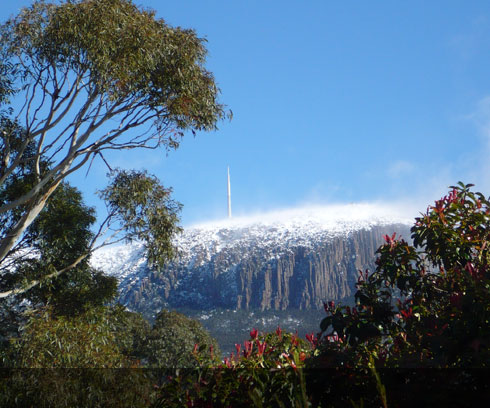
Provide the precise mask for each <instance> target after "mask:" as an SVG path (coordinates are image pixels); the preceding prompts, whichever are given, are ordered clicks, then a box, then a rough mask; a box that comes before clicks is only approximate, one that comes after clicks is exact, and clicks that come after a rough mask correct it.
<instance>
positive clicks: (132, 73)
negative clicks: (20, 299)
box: [0, 0, 226, 296]
mask: <svg viewBox="0 0 490 408" xmlns="http://www.w3.org/2000/svg"><path fill="white" fill-rule="evenodd" d="M205 57H206V48H205V40H204V39H202V38H199V37H198V36H197V34H196V33H195V31H193V30H191V29H182V28H180V27H172V26H170V25H168V24H167V23H166V22H165V21H164V20H162V19H160V18H157V17H156V16H155V13H154V12H153V11H151V10H143V9H141V8H138V7H136V6H135V5H134V4H133V3H132V2H131V0H67V1H64V2H61V3H46V2H44V1H36V2H34V3H33V4H32V5H31V6H30V7H27V8H24V9H22V11H21V12H20V13H19V14H18V15H17V16H14V17H12V18H11V19H9V20H8V21H7V22H6V23H4V24H3V25H2V26H0V60H1V61H2V62H1V63H0V65H1V67H0V68H1V69H0V104H1V105H2V106H0V108H1V109H0V111H1V112H2V115H1V119H2V123H1V126H0V191H1V189H3V188H6V186H9V185H10V184H11V183H12V180H13V179H16V178H17V177H18V176H19V175H22V176H23V177H27V176H28V178H29V183H26V184H24V188H23V189H20V190H19V191H18V194H14V195H11V196H9V197H6V195H5V194H4V197H3V200H1V201H0V218H1V219H2V220H6V222H3V223H2V225H1V227H0V268H1V267H2V264H3V265H5V263H6V262H8V260H9V259H12V255H13V254H14V253H15V251H16V250H17V249H18V248H19V243H20V242H22V238H23V236H24V235H25V234H26V230H27V229H28V227H29V226H30V225H31V224H32V223H33V222H34V220H35V219H36V218H37V217H38V215H39V214H40V212H41V211H42V210H43V208H44V207H45V206H46V203H47V201H48V200H49V198H50V197H51V195H52V194H53V192H54V191H55V190H56V189H57V188H58V187H59V186H60V184H61V183H62V182H63V180H64V179H65V178H66V177H67V176H68V175H70V174H72V173H73V172H75V171H77V170H80V169H81V168H83V167H89V166H90V164H91V163H92V161H93V160H94V159H96V158H98V159H102V160H104V161H106V159H105V157H104V154H105V152H107V151H109V150H128V149H136V148H145V149H156V148H159V147H162V148H164V149H165V150H169V149H175V148H177V147H178V146H179V143H180V141H181V138H182V136H183V135H184V132H185V131H190V132H192V133H194V134H195V132H196V131H209V130H214V129H216V126H217V122H218V121H220V120H221V119H223V118H224V117H225V116H226V112H225V108H224V106H223V105H222V104H220V103H219V101H218V96H219V89H218V88H217V86H216V84H215V81H214V78H213V75H212V74H211V73H210V72H209V71H207V70H206V68H205V65H204V64H205ZM106 163H107V161H106ZM107 164H108V163H107ZM108 166H109V164H108ZM109 168H110V167H109ZM124 174H126V176H128V177H130V178H131V179H132V180H133V181H137V180H139V182H138V183H139V184H138V183H137V184H138V186H137V187H136V188H137V189H138V188H139V189H140V190H139V191H141V188H143V187H146V188H149V190H147V191H151V190H152V188H153V187H154V188H156V190H157V191H156V193H155V194H153V196H152V198H150V199H149V200H147V199H145V198H143V197H141V195H140V196H138V195H137V194H136V197H137V198H138V197H139V198H138V199H139V200H140V201H139V203H137V205H136V206H137V207H138V206H139V207H138V208H140V211H137V210H135V209H132V210H128V208H121V206H120V204H121V203H122V201H121V200H119V201H117V200H116V199H115V198H114V196H111V194H110V193H109V192H108V191H105V192H103V193H102V195H104V196H105V198H107V199H108V200H109V202H108V206H109V210H110V214H109V218H108V219H106V220H105V221H104V222H103V223H102V226H101V230H99V233H100V232H102V231H103V230H104V228H109V227H110V226H112V227H114V225H115V223H114V221H115V220H119V221H122V222H123V224H124V223H125V226H129V230H128V229H126V230H125V231H126V233H127V232H128V231H129V237H138V238H143V239H147V240H152V244H150V245H149V246H148V251H149V254H150V255H151V257H152V259H154V260H155V261H159V262H161V261H162V260H163V259H165V257H166V256H168V255H169V251H168V243H169V241H168V237H169V234H170V233H172V232H175V231H176V230H177V229H178V228H177V227H176V226H175V223H176V221H177V220H178V218H177V217H176V213H177V210H178V205H177V204H176V203H173V202H172V201H171V200H170V199H169V197H168V193H169V190H165V189H163V187H161V186H159V185H158V183H155V180H154V178H152V177H150V176H148V175H146V174H145V173H140V176H141V175H142V174H143V175H145V177H146V180H147V181H148V180H149V184H148V183H146V184H145V183H144V181H143V180H144V179H145V177H143V178H142V177H139V176H137V174H136V173H131V172H129V173H124ZM117 180H121V179H120V178H119V179H118V178H117V176H115V177H114V180H113V181H115V182H117ZM116 184H117V183H116ZM114 189H115V190H114ZM117 189H119V191H123V190H124V186H122V185H121V184H119V185H115V184H113V190H112V191H113V192H114V191H116V190H117ZM128 191H129V190H126V193H128ZM121 194H122V193H121ZM133 196H135V195H134V194H132V193H131V191H129V193H128V194H127V195H126V198H127V197H133ZM111 199H112V201H111ZM152 200H153V201H152ZM155 200H157V201H158V200H159V201H158V203H159V208H160V210H162V211H163V212H165V211H164V210H165V209H167V210H168V211H167V213H166V214H167V215H168V216H169V217H168V218H167V219H166V220H167V221H168V222H169V223H167V225H166V227H167V230H165V225H163V224H162V223H158V222H157V221H156V218H155V214H154V213H150V212H149V206H150V205H153V204H155ZM118 206H119V207H118ZM157 207H158V206H157ZM143 208H145V210H144V211H143V210H142V209H143ZM111 220H112V224H111ZM135 220H138V221H137V222H136V221H135ZM150 220H152V221H151V222H150ZM144 222H147V224H146V226H144V225H143V224H144ZM148 222H150V223H149V224H148ZM172 223H173V224H172ZM172 225H173V227H172ZM121 229H123V228H119V229H117V228H113V237H117V232H120V231H121ZM125 237H128V235H125ZM161 237H163V241H161V242H163V243H160V244H159V243H158V241H159V239H160V238H161ZM70 267H72V266H70V265H67V266H66V267H64V268H59V269H58V270H57V271H55V272H54V273H52V274H51V275H50V276H55V275H56V274H59V273H62V272H63V270H65V269H66V268H70ZM34 284H35V282H34ZM19 290H21V289H17V291H16V292H15V293H18V292H19ZM10 293H12V292H9V293H8V294H10ZM4 296H7V294H6V293H4Z"/></svg>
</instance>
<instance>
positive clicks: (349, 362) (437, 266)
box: [310, 183, 490, 406]
mask: <svg viewBox="0 0 490 408" xmlns="http://www.w3.org/2000/svg"><path fill="white" fill-rule="evenodd" d="M471 187H472V185H471V184H470V185H464V184H463V183H459V184H458V185H457V186H455V187H451V189H452V190H451V191H450V192H449V194H448V195H447V196H445V197H443V198H442V199H441V200H438V201H436V202H435V205H434V206H430V207H429V208H428V210H427V212H426V213H425V214H421V216H420V217H418V218H416V219H415V225H414V226H413V227H412V229H411V232H412V240H413V244H409V243H408V242H407V241H405V240H404V239H402V238H401V237H400V238H397V236H396V234H393V235H392V236H385V241H386V243H385V244H384V245H382V246H381V247H380V248H379V249H378V251H377V254H378V258H377V261H376V265H377V267H376V270H375V271H374V272H373V273H372V274H369V273H368V272H365V273H360V276H359V281H358V290H357V293H356V306H355V307H353V308H350V307H347V306H339V305H337V306H336V305H334V304H333V303H332V302H330V303H327V304H326V305H325V310H326V312H327V316H326V317H325V318H324V319H323V321H322V322H321V331H322V334H323V337H322V341H321V344H320V354H319V356H318V358H316V359H313V360H312V361H311V362H310V365H311V366H313V367H317V368H318V367H320V368H327V367H345V368H344V369H343V370H342V371H341V372H340V373H338V375H337V376H336V377H335V382H337V384H344V388H343V390H342V393H343V394H344V395H345V394H348V396H345V398H344V397H343V396H342V395H337V396H336V397H335V398H337V397H338V398H339V399H345V400H346V401H347V400H348V399H350V400H351V401H352V400H354V401H356V400H358V401H361V400H362V401H363V402H369V401H370V402H372V403H373V404H375V401H378V405H379V404H381V403H383V404H384V405H386V404H387V405H395V406H397V405H398V406H404V405H409V401H412V400H413V399H417V398H425V399H426V401H428V400H430V398H431V397H430V394H432V393H431V390H433V391H436V390H437V389H439V390H441V389H442V390H443V391H444V392H443V393H439V394H438V395H437V396H436V397H434V398H436V399H435V400H434V402H437V401H441V400H442V401H446V402H449V403H450V405H453V404H454V403H455V402H456V401H457V398H459V397H460V396H461V395H463V394H464V393H462V392H461V391H464V390H466V391H469V390H470V389H473V390H476V391H477V392H476V393H475V394H474V395H477V396H478V395H479V394H480V392H481V394H480V396H481V395H483V394H482V393H483V392H485V391H486V390H488V388H487V386H485V385H484V384H483V383H480V380H481V379H482V374H486V373H487V371H486V370H488V367H489V365H490V351H489V345H490V324H489V321H490V271H489V264H490V202H489V200H488V199H487V198H485V197H484V196H483V195H482V194H480V193H474V192H472V191H471ZM347 379H349V381H347ZM332 381H334V380H333V379H332V378H331V379H330V380H327V381H326V382H328V383H329V384H331V383H332ZM401 383H404V385H403V387H401V385H400V384H401ZM407 384H408V388H410V387H409V386H410V384H412V388H413V390H414V391H415V392H413V393H410V392H408V395H407V396H406V397H403V394H406V393H407ZM324 385H325V381H323V380H320V381H319V380H318V379H315V378H313V379H312V382H311V389H310V392H311V393H312V394H315V395H316V401H323V402H325V401H332V397H333V394H336V392H335V391H333V392H330V391H328V390H331V389H332V388H329V389H326V388H325V387H324ZM482 387H483V390H482ZM403 388H404V390H403V392H402V389H403ZM347 390H348V391H349V393H346V391H347ZM422 390H425V391H427V392H425V393H423V392H422ZM337 394H340V393H337ZM427 398H429V399H428V400H427ZM455 398H456V399H455ZM465 398H466V397H465Z"/></svg>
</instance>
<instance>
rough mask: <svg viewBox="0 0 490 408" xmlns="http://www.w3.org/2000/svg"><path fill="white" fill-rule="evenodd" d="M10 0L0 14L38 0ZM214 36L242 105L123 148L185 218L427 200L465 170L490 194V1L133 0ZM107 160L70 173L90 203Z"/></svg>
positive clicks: (219, 72) (128, 161)
mask: <svg viewBox="0 0 490 408" xmlns="http://www.w3.org/2000/svg"><path fill="white" fill-rule="evenodd" d="M6 3H7V4H2V9H1V10H0V17H2V20H4V19H5V18H7V17H8V16H9V15H11V14H12V13H15V12H17V11H18V9H19V8H20V7H21V6H22V5H28V4H30V1H24V0H23V1H15V2H14V1H11V2H10V1H9V2H6ZM135 3H136V4H140V5H142V6H144V7H149V8H153V9H155V10H156V11H157V15H158V17H162V18H164V19H165V20H166V21H167V22H168V23H169V24H171V25H175V26H181V27H185V28H194V29H195V30H196V31H197V33H198V34H199V35H200V36H202V37H205V38H206V39H207V41H208V43H207V47H208V50H209V57H208V62H207V67H208V69H209V70H210V71H212V72H213V73H214V75H215V78H216V81H217V83H218V85H219V87H220V88H221V91H222V95H221V101H222V102H223V103H225V104H226V105H227V106H228V107H229V108H230V109H232V110H233V113H234V118H233V120H232V121H231V122H222V123H221V124H220V126H219V127H220V129H219V131H217V132H213V133H201V134H198V135H197V136H196V137H195V138H194V137H193V136H192V135H188V136H187V137H186V138H185V140H184V142H183V143H182V145H181V147H180V148H179V149H178V150H177V151H174V152H170V153H169V154H168V156H167V155H166V153H165V152H164V151H158V152H155V151H152V152H136V151H135V152H128V153H125V152H122V153H119V154H118V155H117V156H114V157H112V158H111V160H112V164H113V165H115V166H120V167H131V168H137V169H142V168H146V169H147V170H148V171H149V172H151V173H154V174H156V175H157V176H158V177H159V178H160V179H161V180H162V182H163V183H164V184H165V185H166V186H172V187H173V189H174V198H175V199H176V200H178V201H180V202H182V203H183V204H184V209H183V212H182V222H183V224H184V225H189V224H192V223H195V222H199V221H205V220H209V219H216V218H221V217H224V216H226V211H227V209H226V167H227V165H229V166H230V171H231V179H232V203H233V212H234V214H248V213H251V212H257V211H267V210H272V209H277V208H289V207H297V206H301V205H304V204H311V203H314V204H330V203H350V202H366V201H367V202H379V201H383V202H397V203H400V202H402V203H408V204H410V205H414V206H418V209H419V210H420V211H423V210H424V208H425V207H426V206H427V205H428V204H429V203H430V202H432V201H433V200H434V199H436V198H438V197H439V196H440V195H442V194H443V193H445V191H446V189H447V186H449V185H451V184H454V183H456V182H457V181H458V180H462V181H465V182H472V183H475V184H476V185H477V189H478V190H480V191H482V192H484V193H485V194H486V195H488V194H490V177H489V175H490V164H489V157H490V75H489V72H490V2H488V1H472V2H462V1H442V0H441V1H431V2H426V1H410V2H402V1H376V2H365V1H350V2H340V1H337V2H333V1H320V0H318V1H304V2H300V1H287V0H282V1H266V2H264V1H260V2H259V1H246V2H245V1H240V2H239V1H225V0H220V1H217V0H216V1H211V0H210V1H202V0H201V1H199V0H193V1H184V0H182V1H157V0H141V1H136V2H135ZM105 172H106V169H105V167H104V166H103V164H102V163H99V164H96V165H94V167H93V168H92V169H91V171H90V173H89V174H88V176H86V175H85V170H84V171H82V172H81V173H80V174H78V175H77V176H76V177H73V178H72V182H73V183H74V184H76V185H77V186H78V187H79V188H81V189H82V191H83V192H84V196H85V198H86V200H87V201H88V202H89V203H90V204H91V205H97V206H99V205H100V204H98V203H97V201H96V199H95V198H94V195H93V193H94V191H95V190H96V189H97V188H103V186H104V177H103V176H104V174H105Z"/></svg>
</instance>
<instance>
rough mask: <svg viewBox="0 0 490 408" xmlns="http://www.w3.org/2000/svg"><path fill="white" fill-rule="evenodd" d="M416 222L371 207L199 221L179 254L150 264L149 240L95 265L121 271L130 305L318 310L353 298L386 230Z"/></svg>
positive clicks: (101, 255) (96, 259) (107, 252)
mask: <svg viewBox="0 0 490 408" xmlns="http://www.w3.org/2000/svg"><path fill="white" fill-rule="evenodd" d="M412 223H413V220H411V219H409V218H407V217H406V216H404V215H402V214H400V213H399V212H398V213H397V212H396V211H395V210H393V208H390V207H386V206H385V207H382V206H374V205H369V204H350V205H337V206H328V207H309V208H306V209H302V210H285V211H278V212H274V213H268V214H265V215H263V216H260V217H259V216H254V217H242V218H234V219H228V220H221V221H217V222H214V223H203V224H199V225H194V226H191V227H189V228H187V229H185V230H184V232H183V234H181V235H180V236H177V237H176V238H175V240H174V243H175V245H176V247H177V250H178V256H177V258H176V259H175V260H173V261H171V262H169V263H168V265H166V266H165V267H164V268H163V269H162V270H160V271H157V270H152V269H150V268H148V265H147V264H146V260H145V259H144V256H143V253H144V246H143V245H142V244H141V243H133V244H132V245H126V246H119V247H115V248H107V249H104V250H101V251H98V252H96V253H95V254H94V256H93V258H92V264H93V265H94V266H96V267H98V268H100V269H102V270H104V271H105V272H106V273H109V274H111V275H113V276H117V278H118V280H119V282H120V292H121V294H120V301H122V303H124V304H126V305H127V306H128V307H129V308H130V309H133V310H137V311H142V312H146V314H148V313H153V314H154V313H156V312H158V311H159V310H160V309H161V308H163V307H166V308H178V307H188V308H194V309H202V310H209V309H212V308H215V307H220V308H230V309H261V310H269V309H272V310H286V309H288V308H295V309H315V308H316V309H318V308H321V307H322V304H323V301H325V300H327V299H334V300H335V299H341V298H345V297H349V296H352V295H353V291H354V286H355V282H356V280H357V274H358V270H359V269H362V270H364V269H366V268H371V269H372V268H373V267H374V260H375V256H374V253H375V251H376V249H377V248H378V247H379V245H381V243H382V242H383V235H385V234H390V235H391V234H392V233H393V232H398V234H401V235H402V236H403V237H404V238H409V234H410V232H409V225H411V224H412Z"/></svg>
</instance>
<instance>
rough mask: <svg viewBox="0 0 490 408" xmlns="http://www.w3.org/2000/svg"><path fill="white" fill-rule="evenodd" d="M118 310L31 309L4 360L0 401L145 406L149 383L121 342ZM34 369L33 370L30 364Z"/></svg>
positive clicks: (150, 390) (122, 318) (121, 319)
mask: <svg viewBox="0 0 490 408" xmlns="http://www.w3.org/2000/svg"><path fill="white" fill-rule="evenodd" d="M127 323H128V320H127V318H126V316H125V315H124V314H122V313H121V310H120V309H118V308H116V309H110V308H105V307H102V308H92V309H90V310H89V311H87V312H85V313H83V314H79V315H77V316H55V315H53V313H52V311H51V310H50V309H49V308H46V309H44V310H42V311H37V312H35V313H34V314H33V315H32V316H31V319H30V320H29V322H28V324H27V325H26V326H25V327H24V329H23V331H22V335H21V337H20V338H19V339H12V340H11V341H12V342H13V344H12V347H11V349H10V352H9V354H8V355H7V356H6V357H7V360H6V361H4V368H3V372H4V373H7V374H8V375H5V376H4V377H3V378H2V379H0V390H1V391H2V392H0V405H2V406H19V407H24V406H32V404H34V405H35V406H60V407H61V406H63V407H72V406H86V407H89V406H111V407H120V406H134V407H139V406H141V407H142V406H148V404H149V403H150V401H151V398H152V393H153V387H152V383H151V381H150V380H149V379H148V378H147V375H146V373H145V372H144V371H142V370H136V369H135V367H137V361H135V360H132V359H131V358H130V356H128V355H125V354H124V352H125V351H126V352H127V351H129V350H128V349H124V347H122V345H123V344H124V343H125V344H131V343H132V339H131V338H128V339H121V336H124V335H127V333H124V331H123V330H121V327H123V326H124V325H126V324H127ZM34 368H36V369H34Z"/></svg>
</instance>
